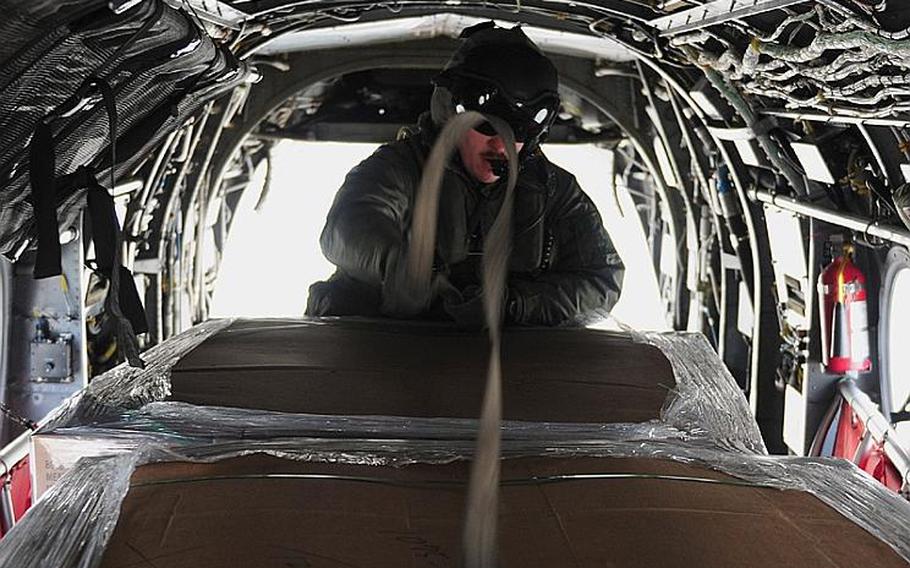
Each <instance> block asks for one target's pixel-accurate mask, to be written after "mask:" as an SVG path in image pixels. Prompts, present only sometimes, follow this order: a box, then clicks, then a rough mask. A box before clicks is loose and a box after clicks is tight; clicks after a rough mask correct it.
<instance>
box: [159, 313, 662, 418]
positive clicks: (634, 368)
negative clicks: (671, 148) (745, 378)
mask: <svg viewBox="0 0 910 568" xmlns="http://www.w3.org/2000/svg"><path fill="white" fill-rule="evenodd" d="M488 358H489V343H488V341H487V338H486V335H485V334H483V333H466V332H460V331H457V330H455V329H454V328H453V327H452V326H447V325H439V324H421V323H415V322H396V321H394V320H389V321H333V322H325V323H314V322H306V321H300V320H296V321H295V320H240V321H237V322H235V323H234V324H233V325H231V326H230V327H229V328H227V329H225V330H223V331H221V332H219V333H217V334H216V335H214V336H213V337H211V338H209V339H208V340H207V341H205V342H203V343H202V344H200V345H199V346H198V347H197V348H196V349H195V350H193V351H192V352H190V353H189V354H188V355H186V356H185V357H183V358H182V359H181V360H180V361H179V362H178V363H177V365H176V366H175V367H174V369H173V373H172V393H171V397H170V400H176V401H182V402H189V403H193V404H200V405H213V406H230V407H240V408H258V409H266V410H275V411H281V412H295V413H312V414H334V415H380V416H415V417H416V416H419V417H453V418H477V417H478V416H479V414H480V405H481V400H482V395H483V388H484V384H485V381H486V369H487V363H488ZM502 362H503V372H502V377H503V401H504V403H503V404H504V409H503V412H504V416H503V417H504V419H505V420H525V421H532V422H576V423H579V422H593V423H617V422H645V421H648V420H652V419H655V418H657V417H658V416H659V414H660V409H661V406H662V405H663V403H664V401H665V400H666V399H667V395H668V394H669V392H670V390H671V389H672V388H673V387H674V386H675V384H676V382H675V380H674V377H673V370H672V368H671V366H670V363H669V361H668V360H667V358H666V357H665V356H664V355H663V353H661V351H660V350H659V349H657V348H656V347H653V346H650V345H646V344H642V343H636V342H635V341H633V339H632V338H631V337H630V336H629V335H628V334H623V333H616V332H608V331H602V330H593V329H508V330H506V332H505V334H504V337H503V349H502Z"/></svg>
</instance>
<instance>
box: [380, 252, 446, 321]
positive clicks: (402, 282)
mask: <svg viewBox="0 0 910 568" xmlns="http://www.w3.org/2000/svg"><path fill="white" fill-rule="evenodd" d="M407 261H408V259H407V254H406V253H405V252H404V251H401V252H400V253H393V254H391V255H390V256H389V260H388V264H387V266H386V270H385V277H384V278H383V281H382V307H381V311H382V313H383V314H384V315H387V316H391V317H397V318H410V317H414V316H418V315H420V314H421V313H423V312H426V311H427V310H428V309H429V307H430V303H431V302H432V301H433V298H434V297H435V296H436V288H437V285H436V283H435V278H434V277H435V274H434V275H433V277H431V278H430V281H429V285H428V286H426V287H425V288H423V289H421V288H418V287H415V286H414V282H413V279H412V278H411V277H410V275H409V274H408V272H407Z"/></svg>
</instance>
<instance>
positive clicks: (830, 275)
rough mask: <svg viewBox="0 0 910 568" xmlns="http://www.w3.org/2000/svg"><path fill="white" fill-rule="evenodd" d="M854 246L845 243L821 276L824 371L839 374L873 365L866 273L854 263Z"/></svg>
mask: <svg viewBox="0 0 910 568" xmlns="http://www.w3.org/2000/svg"><path fill="white" fill-rule="evenodd" d="M853 250H854V249H853V244H852V243H844V245H843V252H842V254H841V255H840V256H838V257H836V258H835V259H834V260H833V261H831V264H829V265H828V266H827V267H825V269H824V270H823V271H822V273H821V275H820V276H819V278H818V294H819V306H820V308H821V310H822V313H821V324H822V359H823V362H824V365H825V371H827V372H828V373H834V374H839V375H841V374H844V373H856V372H860V371H868V370H870V369H871V368H872V358H871V356H870V353H869V318H868V311H867V307H866V277H865V276H863V273H862V271H860V269H859V268H857V266H856V265H855V264H853Z"/></svg>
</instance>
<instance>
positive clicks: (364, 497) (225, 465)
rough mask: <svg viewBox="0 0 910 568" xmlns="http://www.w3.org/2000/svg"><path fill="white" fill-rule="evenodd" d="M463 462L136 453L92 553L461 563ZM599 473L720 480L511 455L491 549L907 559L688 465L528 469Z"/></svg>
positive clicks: (216, 559) (765, 562)
mask: <svg viewBox="0 0 910 568" xmlns="http://www.w3.org/2000/svg"><path fill="white" fill-rule="evenodd" d="M469 465H470V464H467V463H454V464H448V465H442V466H432V465H414V466H407V467H402V468H390V467H369V466H352V465H339V464H314V463H300V462H293V461H286V460H280V459H277V458H271V457H265V456H248V457H245V458H239V459H232V460H226V461H223V462H219V463H215V464H206V465H199V464H184V463H171V464H157V465H152V466H145V467H142V468H140V469H138V470H137V471H136V473H135V474H134V476H133V479H132V487H131V489H130V491H129V494H128V495H127V497H126V500H125V501H124V503H123V506H122V510H121V511H122V512H121V516H120V519H119V521H118V524H117V526H116V528H115V529H114V532H113V535H112V538H111V541H110V543H109V545H108V547H107V550H106V553H105V556H104V558H103V561H102V563H101V566H102V567H103V568H126V567H133V566H168V567H170V568H183V567H187V568H189V567H193V568H206V567H215V566H257V567H260V568H271V567H275V568H277V567H282V568H286V567H288V566H295V567H300V566H308V567H313V568H328V567H340V566H346V567H347V566H356V567H359V568H367V567H371V568H379V567H396V568H399V567H402V566H415V567H416V566H420V567H425V566H426V567H430V566H434V567H443V566H451V567H457V566H460V562H459V554H460V553H459V550H460V543H461V529H462V514H463V504H464V499H465V494H464V491H465V487H466V480H467V477H468V467H469ZM611 473H639V474H649V475H664V476H680V477H690V478H696V479H709V480H719V481H722V482H723V481H729V480H731V478H729V477H727V476H726V475H723V474H720V473H717V472H714V471H711V470H707V469H705V468H702V467H698V466H694V465H688V464H681V463H675V462H669V461H662V460H655V459H644V458H611V459H544V458H534V459H520V460H507V461H505V462H503V474H502V478H503V480H504V485H503V487H502V490H501V496H500V531H499V548H498V550H499V555H500V558H499V565H500V566H502V567H504V568H505V567H518V566H520V567H523V568H527V567H537V566H539V567H547V568H552V567H556V566H560V567H562V566H582V567H592V568H593V567H597V568H603V567H605V566H617V567H623V568H653V567H686V568H690V567H699V568H729V567H731V566H736V567H744V568H751V567H759V566H760V567H768V566H799V567H801V568H814V567H818V568H831V567H833V566H842V567H844V568H846V567H851V566H873V565H874V566H876V567H877V568H890V567H897V566H906V562H904V561H903V560H902V559H901V558H900V557H899V556H897V554H896V553H895V552H893V551H892V550H891V549H890V548H889V547H888V546H887V545H885V544H884V543H882V542H881V541H879V540H878V539H876V538H875V537H873V536H872V535H870V534H869V533H867V532H866V531H864V530H863V529H861V528H859V527H858V526H856V525H854V524H853V523H851V522H850V521H848V520H847V519H846V518H844V517H843V516H841V515H840V514H839V513H837V512H836V511H834V510H833V509H831V508H830V507H828V506H827V505H825V504H823V503H822V502H821V501H819V500H818V499H816V498H815V497H813V496H811V495H809V494H807V493H801V492H796V491H780V490H776V489H767V488H760V487H743V486H740V485H726V484H711V483H705V482H703V481H698V480H684V479H673V480H671V479H617V478H613V479H584V480H564V481H553V480H552V479H551V480H550V481H549V482H535V481H532V480H530V478H532V477H534V476H538V477H549V478H552V476H558V475H565V474H611ZM275 474H283V477H276V476H275ZM270 475H271V476H272V477H269V476H270ZM294 475H297V476H310V477H302V478H301V477H297V478H295V477H294ZM314 475H315V476H320V477H318V478H314V477H313V476H314Z"/></svg>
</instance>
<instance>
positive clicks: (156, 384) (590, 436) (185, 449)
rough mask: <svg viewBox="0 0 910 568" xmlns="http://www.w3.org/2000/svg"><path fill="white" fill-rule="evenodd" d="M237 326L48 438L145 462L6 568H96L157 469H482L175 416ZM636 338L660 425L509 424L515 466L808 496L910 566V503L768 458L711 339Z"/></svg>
mask: <svg viewBox="0 0 910 568" xmlns="http://www.w3.org/2000/svg"><path fill="white" fill-rule="evenodd" d="M230 324H231V321H230V320H215V321H210V322H207V323H205V324H202V325H200V326H197V327H195V328H193V329H191V330H189V331H187V332H186V333H184V334H181V335H180V336H178V337H175V338H174V339H172V340H169V341H167V342H165V343H163V344H161V345H159V346H157V347H155V348H153V349H152V350H150V351H149V352H147V353H146V354H144V358H145V359H146V361H147V362H148V366H147V368H146V369H144V370H140V369H131V368H128V367H118V368H116V369H113V370H112V371H110V372H108V373H106V374H105V375H103V376H101V377H99V378H98V379H96V380H95V381H94V382H93V383H92V385H91V386H90V387H89V388H88V389H86V391H85V392H84V393H83V395H82V396H81V397H74V398H73V399H72V400H71V401H70V404H68V405H67V407H66V408H65V409H62V410H61V411H60V412H58V413H57V415H56V416H55V417H54V418H53V419H52V420H50V421H48V422H47V423H46V424H45V426H44V429H43V431H45V432H48V431H52V430H53V435H59V436H62V437H64V438H65V439H72V440H76V439H78V438H80V437H89V438H97V439H106V440H112V441H113V440H116V441H119V442H126V446H123V445H121V446H120V447H121V449H122V448H123V447H132V448H134V449H132V450H128V449H127V450H126V451H123V453H119V454H117V455H110V456H102V457H90V458H83V459H82V460H81V461H79V463H78V464H77V465H76V466H75V467H73V468H72V469H71V470H70V471H69V472H67V473H66V474H65V475H64V476H63V477H62V478H61V479H60V480H59V481H58V482H57V483H56V485H54V486H53V487H52V488H51V489H50V490H49V491H48V492H47V493H46V494H45V495H44V497H43V498H42V499H41V500H40V501H39V502H38V503H37V504H36V505H35V506H34V507H33V509H32V511H30V512H29V514H28V515H26V516H25V518H24V519H23V520H22V521H21V522H20V523H19V524H18V525H17V526H16V527H15V528H14V530H13V531H12V532H11V533H10V535H9V536H8V537H6V538H4V539H3V541H0V565H3V566H18V567H23V568H28V567H31V566H48V565H53V566H60V567H67V566H79V567H89V566H95V565H97V563H98V562H100V560H101V557H102V556H103V552H104V548H105V546H106V543H107V542H108V540H109V538H110V535H111V534H112V531H113V529H114V527H115V526H116V523H117V518H118V515H119V510H120V504H121V503H122V501H123V499H124V498H125V496H126V494H127V492H128V490H129V479H130V476H131V475H132V473H133V471H134V470H135V469H136V467H138V466H140V465H143V464H147V463H155V462H162V461H190V462H194V461H195V462H213V461H219V460H222V459H227V458H231V457H237V456H243V455H249V454H254V453H265V454H269V455H273V456H276V457H281V458H285V459H293V460H303V461H308V462H326V463H345V464H360V465H372V466H391V467H395V466H404V465H407V464H413V463H429V464H442V463H449V462H453V461H456V460H463V459H470V457H471V455H472V453H473V451H474V440H473V438H474V435H475V433H476V421H475V420H466V419H439V418H407V417H388V416H386V417H383V416H324V415H323V416H320V415H308V414H287V413H278V412H266V411H258V410H249V409H237V408H220V407H201V406H194V405H190V404H186V403H180V402H163V399H165V398H166V397H167V396H168V393H169V392H170V371H171V368H172V367H173V365H175V364H176V363H177V361H178V360H179V359H180V358H181V357H182V356H183V355H185V354H186V353H188V352H189V351H190V350H192V349H193V348H195V347H196V346H197V345H199V344H200V343H201V342H203V341H205V339H207V338H209V337H211V336H212V335H213V334H215V333H217V332H219V331H221V330H223V329H225V328H226V327H228V326H229V325H230ZM314 325H318V323H314ZM634 337H635V338H636V340H638V341H642V342H646V343H649V344H651V345H654V346H656V347H658V348H659V349H660V350H661V351H662V352H663V353H664V354H665V355H666V356H667V358H668V359H669V360H670V362H671V365H672V367H673V370H674V375H675V378H676V382H677V386H676V389H675V390H674V391H672V392H670V393H668V397H667V400H666V402H665V404H664V406H663V409H662V411H661V417H660V419H658V420H653V421H650V422H645V423H640V424H624V423H620V424H564V423H535V422H514V421H512V422H505V423H504V424H503V450H502V453H503V458H504V459H510V458H518V457H643V458H655V459H666V460H674V461H678V462H683V463H689V464H695V465H699V466H703V467H706V468H710V469H714V470H718V471H721V472H723V473H726V474H728V475H731V476H733V477H735V478H737V479H738V480H741V481H742V482H743V483H746V484H750V485H755V486H761V487H771V488H777V489H789V490H797V491H805V492H809V493H811V494H813V495H815V496H817V497H818V498H819V499H821V500H822V501H823V502H825V503H827V504H828V505H830V506H831V507H832V508H834V509H835V510H837V511H838V512H840V513H841V514H843V515H844V516H845V517H847V518H849V519H850V520H852V521H853V522H855V523H856V524H857V525H859V526H860V527H862V528H864V529H865V530H866V531H868V532H869V533H871V534H873V535H875V536H877V537H878V538H879V539H881V540H882V541H884V542H885V543H887V544H888V545H889V546H891V547H892V548H893V549H894V550H895V551H896V552H898V554H900V555H901V556H902V557H903V558H905V559H908V560H910V503H908V502H906V501H905V500H903V499H901V498H900V497H899V496H898V495H896V494H894V493H891V492H890V491H888V490H887V489H886V488H884V487H883V486H881V485H880V484H878V483H876V482H875V481H874V480H872V479H871V478H869V477H868V476H866V475H865V474H863V473H862V472H861V471H859V470H858V469H857V468H856V467H855V466H853V465H852V464H849V463H847V462H844V461H837V460H823V459H809V458H788V457H771V456H767V455H766V452H765V449H764V445H763V443H762V441H761V437H760V435H759V432H758V428H757V426H756V425H755V423H754V420H752V418H751V415H750V414H749V411H748V405H747V403H746V400H745V398H744V397H743V395H742V393H741V392H740V391H739V389H738V388H737V386H736V384H735V382H734V381H733V379H732V377H731V376H730V375H729V373H727V371H726V369H725V368H724V367H723V365H722V364H721V362H720V361H719V360H718V358H717V356H716V354H714V353H713V351H712V350H711V349H710V346H709V345H708V343H707V341H705V339H704V338H703V337H701V336H699V335H696V334H678V333H669V334H656V333H647V334H635V335H634ZM55 428H56V430H54V429H55ZM121 451H122V450H121ZM632 473H634V472H632ZM377 476H379V477H381V476H382V472H381V470H377Z"/></svg>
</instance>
